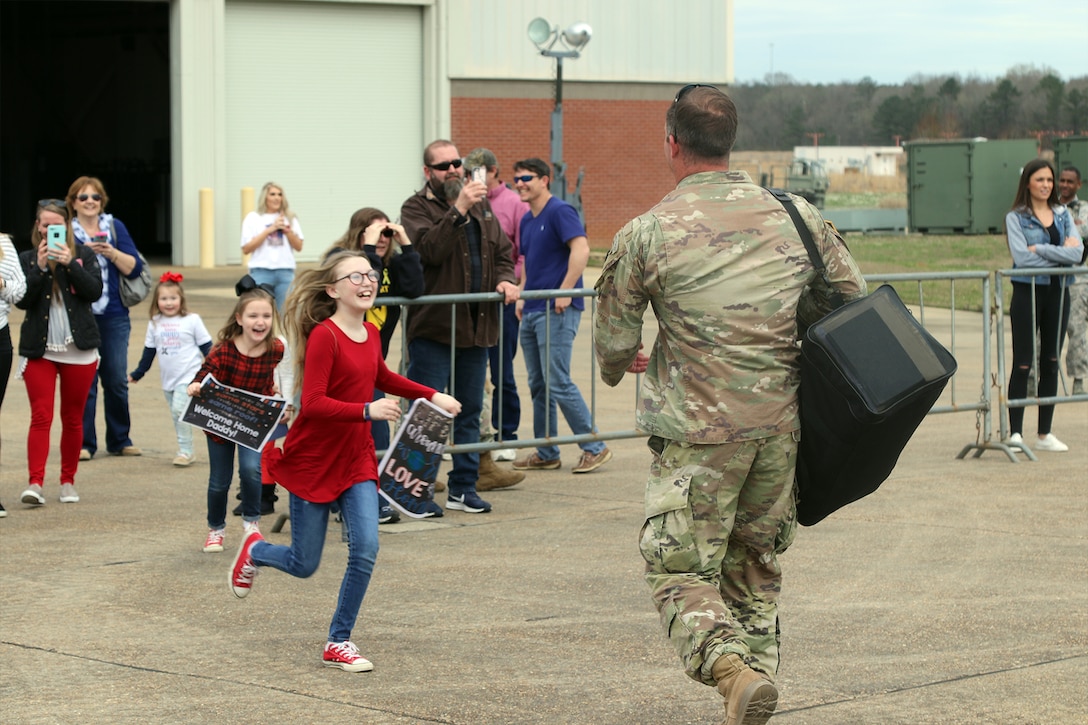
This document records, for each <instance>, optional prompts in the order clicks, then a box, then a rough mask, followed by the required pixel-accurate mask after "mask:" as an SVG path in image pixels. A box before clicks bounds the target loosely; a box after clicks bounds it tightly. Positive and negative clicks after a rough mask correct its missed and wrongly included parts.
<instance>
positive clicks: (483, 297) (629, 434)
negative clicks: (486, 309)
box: [379, 288, 646, 453]
mask: <svg viewBox="0 0 1088 725" xmlns="http://www.w3.org/2000/svg"><path fill="white" fill-rule="evenodd" d="M557 297H584V298H586V299H587V304H586V311H585V313H584V314H585V315H588V316H589V320H591V321H592V319H593V316H594V315H595V314H596V311H597V293H596V291H595V290H593V289H589V288H577V289H564V290H525V291H523V292H522V293H521V299H523V300H529V299H538V300H539V299H543V300H551V299H555V298H557ZM379 302H380V303H381V304H390V305H393V304H399V305H403V306H405V307H410V306H414V305H449V308H450V330H453V329H454V328H455V327H456V314H457V312H456V309H457V308H456V305H457V304H461V303H464V304H471V303H474V302H475V303H479V304H488V303H490V304H496V305H499V306H500V308H501V306H502V305H503V296H502V295H501V294H499V293H497V292H478V293H473V294H457V295H428V296H424V297H417V298H415V299H409V298H407V297H383V298H380V299H379ZM551 318H552V315H550V314H549V315H548V316H547V317H546V323H545V350H548V348H549V346H550V343H551V325H550V323H551ZM401 324H402V325H406V324H407V320H405V321H403V322H402V323H401ZM402 329H404V328H402ZM589 334H590V376H589V378H590V379H589V381H582V380H575V383H579V385H578V387H579V389H581V390H582V391H583V397H585V395H584V394H585V388H584V385H585V383H586V382H588V387H589V399H588V401H587V405H588V406H589V412H590V420H591V421H592V425H593V428H594V430H596V429H597V377H598V376H597V361H596V357H595V356H594V355H593V325H592V324H590V325H589ZM504 340H505V329H504V326H503V325H502V310H501V309H500V310H499V340H498V343H497V344H498V346H499V349H500V350H501V349H502V345H503V342H504ZM407 347H408V343H407V336H406V335H403V334H402V335H401V361H402V363H401V373H402V374H403V372H404V365H405V361H407V360H408V349H407ZM545 357H548V358H550V357H551V356H550V354H548V353H547V352H546V353H545ZM503 364H504V361H503V359H502V356H501V355H500V356H499V368H498V371H497V375H496V376H495V378H496V380H499V381H501V380H502V378H503V372H504V369H503ZM455 369H456V350H455V348H454V346H453V344H452V343H451V344H450V377H451V379H452V378H454V374H453V371H454V370H455ZM543 372H544V389H545V395H547V396H549V397H550V391H551V370H550V367H548V366H545V367H544V370H543ZM641 377H642V376H641V375H638V376H636V377H635V391H636V396H637V391H638V385H639V383H640V382H641ZM498 390H499V393H498V401H497V407H498V408H499V411H498V419H497V420H496V423H497V424H498V425H497V426H496V427H497V429H498V430H500V431H501V430H502V422H503V421H502V410H503V405H502V396H503V393H502V386H501V385H499V386H498ZM451 394H453V395H454V397H457V396H456V391H451ZM524 399H525V400H528V399H529V396H528V395H526V396H524ZM634 409H635V406H634V404H632V407H631V410H632V414H631V420H632V422H633V421H634ZM529 410H530V412H531V410H532V408H531V404H530V407H529ZM557 412H558V411H557ZM530 419H531V416H530ZM550 424H551V409H550V407H549V408H547V409H546V411H545V422H544V425H545V430H547V429H548V428H549V426H550ZM645 436H646V434H645V433H643V432H642V431H639V430H636V429H634V428H629V429H622V430H613V431H597V432H596V433H584V434H580V435H574V434H571V435H558V436H554V437H552V436H546V437H542V438H518V439H517V440H510V441H500V440H495V441H481V442H479V443H462V444H454V445H450V446H447V447H446V451H447V452H448V453H477V452H482V451H493V450H497V449H500V448H519V449H520V448H537V447H538V446H546V445H563V444H568V443H583V442H585V441H609V440H620V439H624V438H642V437H645Z"/></svg>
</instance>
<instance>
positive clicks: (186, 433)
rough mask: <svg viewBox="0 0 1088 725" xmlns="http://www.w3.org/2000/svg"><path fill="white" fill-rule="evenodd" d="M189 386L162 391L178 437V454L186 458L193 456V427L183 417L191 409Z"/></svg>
mask: <svg viewBox="0 0 1088 725" xmlns="http://www.w3.org/2000/svg"><path fill="white" fill-rule="evenodd" d="M187 388H188V385H179V386H177V387H176V388H174V389H173V390H164V391H162V394H163V396H164V397H165V398H166V404H167V405H168V406H170V418H171V419H172V420H173V421H174V432H175V433H176V434H177V436H178V453H181V454H183V455H186V456H191V455H193V426H191V425H189V424H188V423H186V422H184V421H183V420H182V419H181V417H182V416H183V415H185V409H186V408H188V407H189V393H188V390H187Z"/></svg>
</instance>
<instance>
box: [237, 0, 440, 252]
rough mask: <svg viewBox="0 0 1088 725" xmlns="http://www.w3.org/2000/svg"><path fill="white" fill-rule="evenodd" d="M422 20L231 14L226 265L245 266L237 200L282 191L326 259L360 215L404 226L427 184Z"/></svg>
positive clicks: (339, 6)
mask: <svg viewBox="0 0 1088 725" xmlns="http://www.w3.org/2000/svg"><path fill="white" fill-rule="evenodd" d="M421 13H422V10H421V9H420V8H419V7H411V6H394V5H375V4H355V3H312V2H245V1H242V0H230V1H229V2H227V5H226V43H225V45H226V51H225V52H226V69H227V70H226V74H227V78H226V96H227V97H226V132H225V138H226V148H225V154H226V158H227V164H226V184H227V195H226V197H227V198H228V199H229V200H231V201H230V202H229V203H228V204H227V208H225V209H222V208H220V209H218V210H217V211H218V215H219V216H220V217H221V218H223V223H222V225H221V226H220V227H219V228H220V230H223V231H222V233H223V234H224V240H225V243H224V242H220V244H219V245H217V246H218V247H219V248H220V249H225V250H226V252H227V258H226V260H225V261H227V262H228V263H237V262H238V261H239V260H240V259H241V251H240V249H239V238H240V235H241V214H240V212H239V204H238V202H237V201H236V200H237V199H238V190H239V189H241V187H243V186H252V187H254V189H255V191H256V192H257V193H259V191H260V187H261V186H262V185H263V184H264V183H265V182H266V181H275V182H277V183H279V184H282V185H283V187H284V192H285V193H286V195H287V198H288V200H289V201H290V205H291V209H292V210H293V211H295V212H296V213H297V214H298V216H299V221H300V223H301V224H302V229H303V232H304V233H305V237H306V245H305V247H304V249H303V251H302V253H300V254H299V255H298V259H299V260H313V259H317V258H318V257H319V256H320V255H321V253H322V252H323V251H324V250H325V249H326V248H327V247H328V246H329V245H330V244H331V243H332V242H333V241H335V239H336V238H337V237H339V235H340V234H342V233H343V232H344V231H345V230H346V229H347V225H348V219H349V217H350V216H351V214H352V212H354V211H355V210H356V209H358V208H359V207H362V206H377V207H379V208H381V209H383V210H384V211H385V212H386V213H387V214H389V216H390V217H391V218H394V219H395V218H396V217H397V216H398V214H399V212H400V205H401V203H402V202H403V201H404V199H406V198H407V197H408V196H409V195H410V194H411V193H412V192H413V191H414V190H415V189H417V188H418V187H419V186H420V185H421V184H422V172H421V167H422V160H420V161H418V162H416V163H412V161H414V160H416V159H419V158H420V155H421V153H422V148H421V146H420V138H421V137H422V133H423V131H422V129H423V118H422V116H423V109H422V94H423V90H422V84H423V75H424V71H423V61H422V58H423V52H422V42H423V41H422V19H421Z"/></svg>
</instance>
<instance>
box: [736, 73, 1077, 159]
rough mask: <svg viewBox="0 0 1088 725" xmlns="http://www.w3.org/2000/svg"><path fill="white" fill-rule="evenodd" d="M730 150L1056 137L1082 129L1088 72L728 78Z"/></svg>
mask: <svg viewBox="0 0 1088 725" xmlns="http://www.w3.org/2000/svg"><path fill="white" fill-rule="evenodd" d="M729 93H730V95H731V96H732V97H733V100H734V101H735V102H736V104H737V108H738V110H739V111H740V114H741V124H740V128H739V130H738V134H737V143H736V148H737V149H738V150H776V149H782V150H785V149H792V148H793V147H794V146H811V145H812V144H813V143H817V142H818V143H819V144H820V145H821V146H823V145H827V146H892V145H896V144H899V143H902V142H905V141H911V140H918V139H945V138H974V137H977V136H983V137H986V138H992V139H1005V138H1032V137H1035V138H1038V139H1039V140H1040V142H1041V143H1042V145H1043V147H1044V148H1046V147H1048V146H1049V144H1050V141H1051V140H1052V139H1054V138H1059V137H1064V136H1076V135H1081V134H1085V133H1088V75H1086V76H1081V77H1078V78H1071V79H1069V80H1068V81H1064V80H1062V78H1061V77H1060V76H1059V75H1058V74H1057V73H1056V72H1054V71H1053V70H1051V69H1048V68H1043V69H1038V68H1036V67H1035V66H1023V65H1021V66H1014V67H1013V68H1011V69H1009V71H1008V72H1007V73H1006V75H1005V77H1004V78H1000V79H982V78H978V77H974V76H968V77H963V76H960V75H958V74H952V75H947V76H922V75H916V76H912V77H911V78H909V79H908V80H907V81H906V82H905V83H903V84H902V85H880V84H878V83H876V82H875V81H874V80H873V79H872V78H869V77H865V78H862V79H861V80H860V81H857V82H856V83H846V82H844V83H839V84H829V85H823V84H817V85H808V84H799V83H796V82H794V81H793V79H792V78H791V77H790V76H788V75H787V74H783V73H776V74H774V76H770V75H768V77H767V78H765V79H764V81H763V82H761V83H745V84H739V85H735V86H732V87H730V89H729Z"/></svg>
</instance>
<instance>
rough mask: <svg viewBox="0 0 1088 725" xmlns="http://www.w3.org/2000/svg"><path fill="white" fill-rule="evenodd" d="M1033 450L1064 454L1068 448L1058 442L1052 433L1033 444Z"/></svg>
mask: <svg viewBox="0 0 1088 725" xmlns="http://www.w3.org/2000/svg"><path fill="white" fill-rule="evenodd" d="M1035 450H1037V451H1051V452H1053V453H1064V452H1065V451H1068V450H1069V446H1067V445H1065V444H1064V443H1062V442H1061V441H1060V440H1058V439H1057V438H1055V437H1054V434H1053V433H1047V434H1046V435H1045V436H1044V437H1042V438H1040V439H1039V441H1038V442H1037V443H1036V444H1035Z"/></svg>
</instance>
